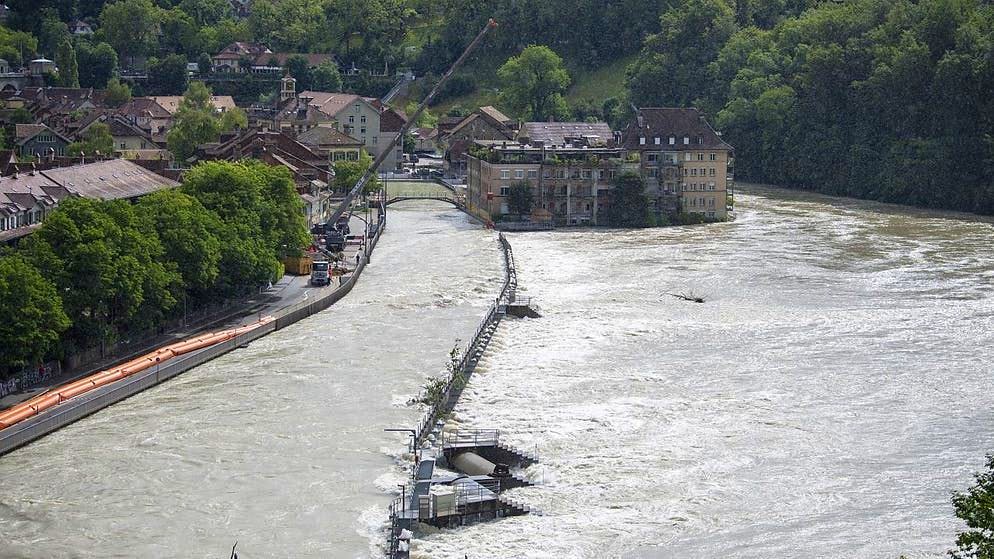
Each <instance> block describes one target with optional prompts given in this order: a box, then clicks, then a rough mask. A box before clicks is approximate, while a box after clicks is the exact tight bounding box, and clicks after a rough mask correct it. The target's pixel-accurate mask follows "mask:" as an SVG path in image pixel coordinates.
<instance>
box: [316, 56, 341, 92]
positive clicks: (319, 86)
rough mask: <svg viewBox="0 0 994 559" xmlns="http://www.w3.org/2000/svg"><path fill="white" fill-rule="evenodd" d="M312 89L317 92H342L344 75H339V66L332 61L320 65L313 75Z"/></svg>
mask: <svg viewBox="0 0 994 559" xmlns="http://www.w3.org/2000/svg"><path fill="white" fill-rule="evenodd" d="M311 87H312V88H313V89H314V90H315V91H341V90H342V75H341V74H340V73H338V65H337V64H335V63H334V62H332V61H330V60H326V61H324V62H322V63H321V64H319V65H318V67H317V68H315V69H314V71H313V72H312V74H311Z"/></svg>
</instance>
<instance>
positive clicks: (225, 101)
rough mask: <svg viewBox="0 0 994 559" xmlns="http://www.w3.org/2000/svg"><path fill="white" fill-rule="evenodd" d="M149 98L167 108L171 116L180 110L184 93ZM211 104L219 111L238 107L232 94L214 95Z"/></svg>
mask: <svg viewBox="0 0 994 559" xmlns="http://www.w3.org/2000/svg"><path fill="white" fill-rule="evenodd" d="M149 99H151V100H153V101H155V102H156V103H157V104H158V105H159V106H160V107H162V108H163V109H165V110H166V112H168V113H169V114H170V115H171V116H174V115H175V114H176V111H178V110H179V107H180V104H182V103H183V96H182V95H152V96H149ZM211 105H213V106H214V109H215V110H217V111H218V112H222V113H223V112H224V111H228V110H231V109H234V108H235V107H236V105H235V100H234V98H232V97H231V96H230V95H212V96H211Z"/></svg>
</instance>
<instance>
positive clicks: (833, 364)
mask: <svg viewBox="0 0 994 559" xmlns="http://www.w3.org/2000/svg"><path fill="white" fill-rule="evenodd" d="M736 202H737V204H738V218H737V219H736V221H734V222H732V223H727V224H718V225H711V226H700V227H684V228H661V229H652V230H644V231H611V230H567V231H555V232H548V233H527V234H525V233H522V234H514V235H509V239H510V241H511V244H512V246H513V247H514V252H515V256H516V259H517V264H518V276H519V284H520V286H521V289H520V290H519V295H520V296H531V297H534V300H535V301H536V303H537V305H538V306H539V307H540V310H541V312H542V315H543V317H542V318H540V319H508V320H505V321H504V322H503V323H502V324H501V326H500V328H499V329H498V332H497V335H496V336H495V338H494V341H493V342H492V344H491V346H490V348H489V349H488V352H487V354H486V357H485V359H484V361H483V362H482V364H481V366H480V367H479V368H478V370H477V374H475V375H474V376H473V378H472V381H471V383H470V385H469V387H468V389H467V390H466V392H465V393H464V396H463V399H462V400H461V402H460V404H459V406H458V408H457V410H456V414H455V419H456V420H457V421H458V422H460V423H461V424H463V425H465V426H468V427H480V428H498V429H501V431H502V433H503V436H504V437H505V438H506V439H507V440H508V442H510V443H512V444H515V445H517V446H520V447H522V448H526V449H528V450H536V451H537V452H538V453H539V455H540V457H541V464H539V465H537V466H534V467H532V468H530V469H529V470H528V472H527V474H528V475H529V476H530V477H531V478H532V479H534V480H536V481H538V482H540V485H538V486H536V487H531V488H525V489H519V490H515V497H516V498H518V499H519V500H521V501H524V502H526V503H528V504H529V505H532V506H535V507H537V508H539V509H541V510H542V512H543V514H542V515H541V516H538V515H533V516H524V517H516V518H508V519H503V520H501V521H498V522H492V523H485V524H478V525H475V526H471V527H464V528H459V529H451V530H438V531H431V532H429V533H428V534H427V535H424V536H423V537H421V539H418V540H416V541H415V552H414V556H415V557H443V558H447V557H452V558H462V557H466V556H468V557H471V558H484V557H535V558H544V557H550V558H551V557H756V558H759V557H764V558H765V557H806V558H807V557H840V558H842V557H873V558H875V557H893V558H894V559H897V557H899V556H901V555H905V556H907V557H909V558H910V557H942V556H944V554H945V551H946V550H947V549H949V548H950V547H951V546H952V545H953V541H954V538H955V533H956V531H957V530H958V529H959V528H960V524H959V522H958V520H957V519H956V518H955V517H954V516H953V512H952V506H951V504H950V495H951V492H952V491H953V490H956V489H965V488H966V487H968V486H969V485H970V483H971V481H972V478H971V473H972V472H973V471H976V470H978V469H980V468H981V467H982V466H983V461H984V453H985V452H990V451H992V450H994V448H992V442H991V441H992V440H994V417H992V416H994V412H992V410H994V406H992V404H994V391H992V383H991V378H990V371H991V366H990V363H991V361H992V357H994V355H992V353H994V350H992V349H991V347H992V341H994V328H992V326H994V255H992V253H991V247H992V246H994V226H992V225H991V223H989V222H985V221H983V220H978V219H971V218H969V217H967V216H962V215H952V214H950V215H946V214H935V213H927V212H918V211H913V210H908V209H902V208H895V207H893V206H883V205H877V204H870V203H865V202H857V201H851V200H836V199H830V198H825V197H819V196H813V195H808V194H802V193H793V192H786V191H780V190H767V189H759V188H754V189H749V190H746V191H744V192H739V193H738V194H737V197H736ZM500 274H501V272H500V268H499V256H498V253H497V250H496V247H495V245H494V243H493V237H492V234H491V233H489V232H486V231H483V230H481V229H480V228H479V227H477V226H474V225H472V224H471V223H469V222H468V220H467V219H466V218H465V217H463V216H461V215H460V214H458V213H456V212H455V211H453V210H446V209H444V207H441V206H435V205H430V204H423V205H417V204H410V205H406V206H401V209H398V210H396V211H394V210H393V207H391V215H390V224H389V227H388V229H387V232H386V233H385V235H384V237H383V238H382V240H381V243H380V245H379V246H378V247H377V250H376V253H375V254H374V256H373V266H372V267H370V268H368V269H367V271H366V272H365V273H364V274H363V277H362V280H361V281H360V283H359V286H358V287H357V288H356V289H355V290H354V291H353V292H352V294H350V295H349V296H348V297H347V298H346V299H344V300H343V301H342V302H340V303H339V304H337V305H335V306H334V307H332V309H330V310H329V311H327V312H325V313H322V314H319V315H317V316H315V317H311V318H310V319H308V320H305V321H303V322H301V323H298V324H297V325H294V326H293V327H291V328H288V329H286V330H283V331H281V332H278V333H276V334H274V335H271V336H268V337H266V338H263V339H262V340H259V341H257V342H254V343H253V344H252V345H251V346H250V347H249V348H247V349H244V350H239V351H236V352H234V353H232V354H229V355H228V356H226V357H224V358H222V359H219V360H217V361H214V362H212V363H210V364H208V365H206V366H204V367H200V368H198V369H195V370H194V371H191V372H188V373H186V374H184V375H182V376H180V377H179V378H177V379H175V380H173V381H170V382H168V383H165V384H164V385H161V386H159V387H156V388H153V389H151V390H149V391H147V392H145V393H142V394H139V395H138V396H135V397H133V398H131V399H129V400H127V401H125V402H122V403H120V404H117V405H115V406H113V407H111V408H109V409H107V410H103V411H101V412H99V413H97V414H95V415H93V416H91V417H89V418H87V419H84V420H82V421H80V422H77V423H76V424H74V425H72V426H69V427H67V428H65V429H63V430H61V431H59V432H57V433H55V434H53V435H51V436H48V437H45V438H44V439H42V440H40V441H38V442H36V443H34V444H32V445H29V446H28V447H25V448H23V449H21V450H18V451H15V452H14V453H12V454H10V455H8V456H5V457H3V458H0V556H2V557H107V556H120V557H131V556H149V557H222V556H223V557H227V553H228V550H230V547H231V544H233V543H234V541H235V540H238V541H239V542H240V543H239V546H238V549H239V554H240V556H242V557H243V558H248V559H251V558H255V557H366V556H376V555H377V554H378V553H380V552H381V548H380V547H379V546H380V545H381V543H382V540H383V538H384V537H385V522H386V512H385V507H386V504H387V503H388V501H389V499H390V496H391V494H392V493H391V492H392V491H395V490H396V486H395V484H397V483H402V482H403V481H404V473H403V470H402V469H401V466H400V462H401V461H402V460H403V458H404V456H403V455H402V453H401V450H402V448H403V445H404V440H403V438H402V437H400V436H398V435H396V434H391V433H383V432H382V429H383V428H384V427H406V426H410V425H411V424H412V423H413V422H414V421H416V418H417V415H418V414H417V412H416V410H413V409H411V408H409V407H406V406H404V401H405V400H406V399H407V398H408V397H409V396H410V395H411V394H413V393H415V392H417V389H418V386H419V385H420V384H421V382H422V380H423V377H424V375H425V374H429V373H433V372H435V371H437V370H438V369H439V368H440V366H441V364H442V363H443V362H444V359H445V353H446V352H447V350H448V349H449V348H451V347H452V344H453V342H454V339H455V338H457V337H463V338H465V336H466V335H468V334H469V333H470V332H472V331H473V330H474V329H475V326H476V323H477V321H478V320H479V318H480V316H481V315H482V313H483V312H484V310H485V307H486V305H487V304H488V302H489V301H490V299H491V298H492V297H493V296H494V294H495V293H496V290H497V288H498V286H499V281H500ZM670 294H686V295H691V294H693V295H696V296H701V297H703V298H704V299H705V301H706V302H705V303H703V304H697V303H693V302H688V301H684V300H681V299H678V298H676V297H673V296H671V295H670Z"/></svg>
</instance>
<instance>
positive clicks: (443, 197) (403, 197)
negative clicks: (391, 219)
mask: <svg viewBox="0 0 994 559" xmlns="http://www.w3.org/2000/svg"><path fill="white" fill-rule="evenodd" d="M411 200H434V201H436V202H445V203H448V204H452V205H453V206H455V207H456V208H458V209H460V210H464V211H465V210H466V199H465V197H464V196H459V195H458V194H455V193H452V192H447V193H438V194H432V193H401V194H397V195H394V196H390V195H389V194H388V195H387V200H386V203H385V204H386V205H387V206H389V205H390V204H396V203H398V202H407V201H411Z"/></svg>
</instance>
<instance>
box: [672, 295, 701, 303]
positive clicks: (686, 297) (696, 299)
mask: <svg viewBox="0 0 994 559" xmlns="http://www.w3.org/2000/svg"><path fill="white" fill-rule="evenodd" d="M667 295H669V296H670V297H676V298H677V299H683V300H684V301H690V302H692V303H703V302H704V297H698V296H697V295H694V294H693V293H691V294H690V295H684V294H683V293H679V294H678V293H667Z"/></svg>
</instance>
